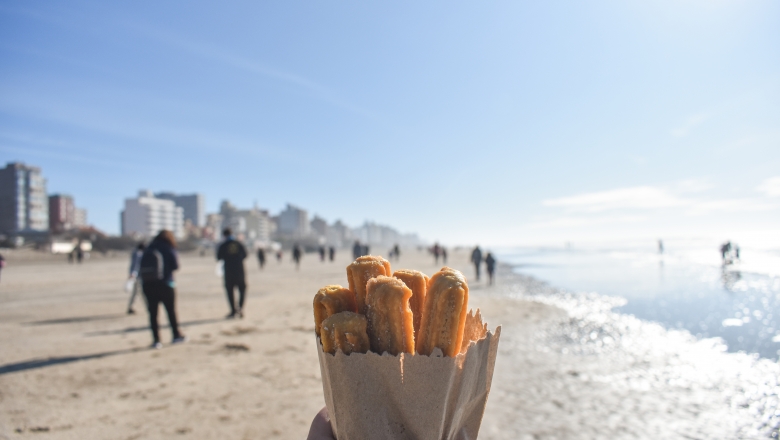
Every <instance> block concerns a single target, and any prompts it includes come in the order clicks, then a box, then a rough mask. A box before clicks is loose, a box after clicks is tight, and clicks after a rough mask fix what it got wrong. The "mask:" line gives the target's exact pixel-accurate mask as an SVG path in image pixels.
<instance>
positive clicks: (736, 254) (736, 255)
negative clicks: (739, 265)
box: [734, 244, 739, 261]
mask: <svg viewBox="0 0 780 440" xmlns="http://www.w3.org/2000/svg"><path fill="white" fill-rule="evenodd" d="M734 259H735V260H737V261H739V246H738V245H736V244H735V245H734Z"/></svg>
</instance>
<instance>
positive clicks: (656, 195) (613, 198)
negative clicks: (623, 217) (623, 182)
mask: <svg viewBox="0 0 780 440" xmlns="http://www.w3.org/2000/svg"><path fill="white" fill-rule="evenodd" d="M685 204H686V203H685V201H683V200H681V199H680V198H678V197H676V196H674V195H673V194H670V193H669V192H668V191H667V190H665V189H662V188H656V187H652V186H636V187H632V188H620V189H614V190H610V191H601V192H593V193H586V194H580V195H576V196H571V197H561V198H557V199H549V200H544V201H543V202H542V205H544V206H550V207H558V208H568V209H571V210H577V211H586V212H602V211H608V210H613V209H655V208H669V207H674V206H682V205H685Z"/></svg>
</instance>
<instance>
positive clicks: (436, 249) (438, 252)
mask: <svg viewBox="0 0 780 440" xmlns="http://www.w3.org/2000/svg"><path fill="white" fill-rule="evenodd" d="M439 255H441V247H439V243H438V242H437V243H435V244H434V245H433V259H434V260H435V261H436V264H437V265H438V264H439ZM477 279H479V278H477Z"/></svg>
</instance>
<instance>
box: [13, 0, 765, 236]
mask: <svg viewBox="0 0 780 440" xmlns="http://www.w3.org/2000/svg"><path fill="white" fill-rule="evenodd" d="M257 3H260V2H243V3H242V2H229V3H222V4H215V3H213V2H163V3H160V2H144V1H139V2H124V3H118V2H110V3H106V2H79V1H76V2H69V3H67V4H63V3H55V2H36V3H30V2H10V1H3V2H0V161H2V162H8V161H24V162H27V163H30V164H35V165H39V166H41V167H42V168H43V171H44V174H45V176H46V177H47V178H48V186H49V191H50V192H64V193H70V194H72V195H74V196H75V198H76V201H77V204H79V205H80V206H83V207H85V208H87V209H88V211H89V218H90V221H91V222H92V223H94V224H95V225H96V226H97V227H98V228H101V229H104V230H106V231H108V232H113V233H116V232H118V229H119V221H118V218H119V211H120V209H121V207H122V204H123V199H124V198H125V197H131V196H133V195H134V194H136V192H137V190H138V189H140V188H149V189H152V190H155V191H159V190H172V191H178V192H193V191H198V192H202V193H204V194H205V195H206V198H207V204H208V207H209V209H210V210H216V208H217V206H218V204H219V202H220V200H222V199H224V198H228V199H230V200H231V201H232V202H234V203H236V204H238V205H239V206H250V205H252V204H253V203H255V202H257V203H258V204H259V205H260V206H261V207H264V208H267V209H270V210H271V211H272V212H278V211H279V210H280V209H282V208H283V206H284V204H285V203H287V202H291V203H294V204H297V205H299V206H302V207H305V208H307V209H309V210H310V211H311V212H312V213H317V214H319V215H321V216H323V217H325V218H326V219H328V220H331V221H332V220H336V219H339V218H340V219H343V220H344V221H346V222H347V223H349V224H353V225H357V224H360V223H362V222H363V221H364V220H365V219H370V220H374V221H378V222H381V223H386V224H391V225H393V226H396V227H397V228H399V229H401V230H404V231H416V232H419V233H420V234H421V235H422V236H423V237H425V238H427V239H430V240H437V239H438V240H442V241H443V242H445V243H449V244H469V243H473V242H482V243H488V244H529V243H556V244H559V243H562V242H563V241H565V240H573V241H583V240H609V239H614V240H619V239H625V238H639V239H642V238H648V239H649V238H654V237H657V236H663V237H691V236H707V237H714V238H719V237H724V238H733V239H743V240H746V241H752V242H755V243H756V244H761V243H763V242H772V243H775V244H778V243H780V222H778V219H780V123H778V122H780V26H779V25H780V3H778V2H776V1H754V2H743V1H710V0H707V1H704V0H702V1H698V0H690V1H689V0H683V1H679V0H676V1H657V2H625V1H603V2H581V3H575V4H572V3H571V2H557V1H551V2H509V1H507V2H500V1H496V2H489V3H488V4H477V3H473V2H427V3H425V4H422V5H421V4H414V3H412V2H395V3H394V4H390V3H386V4H380V3H379V2H372V3H370V4H369V3H366V2H295V1H290V2H268V4H257ZM645 3H647V4H645Z"/></svg>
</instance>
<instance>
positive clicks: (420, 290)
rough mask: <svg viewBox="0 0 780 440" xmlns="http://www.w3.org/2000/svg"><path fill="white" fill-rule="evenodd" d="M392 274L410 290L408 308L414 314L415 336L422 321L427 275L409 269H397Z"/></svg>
mask: <svg viewBox="0 0 780 440" xmlns="http://www.w3.org/2000/svg"><path fill="white" fill-rule="evenodd" d="M393 276H394V277H396V278H398V279H399V280H401V281H403V282H404V284H406V287H408V288H409V289H411V290H412V297H411V298H410V299H409V308H411V309H412V315H413V316H414V334H415V337H417V332H418V331H420V323H421V322H422V310H423V305H424V304H425V292H426V291H427V289H428V276H427V275H425V274H424V273H422V272H420V271H417V270H411V269H400V270H397V271H395V272H394V273H393Z"/></svg>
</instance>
